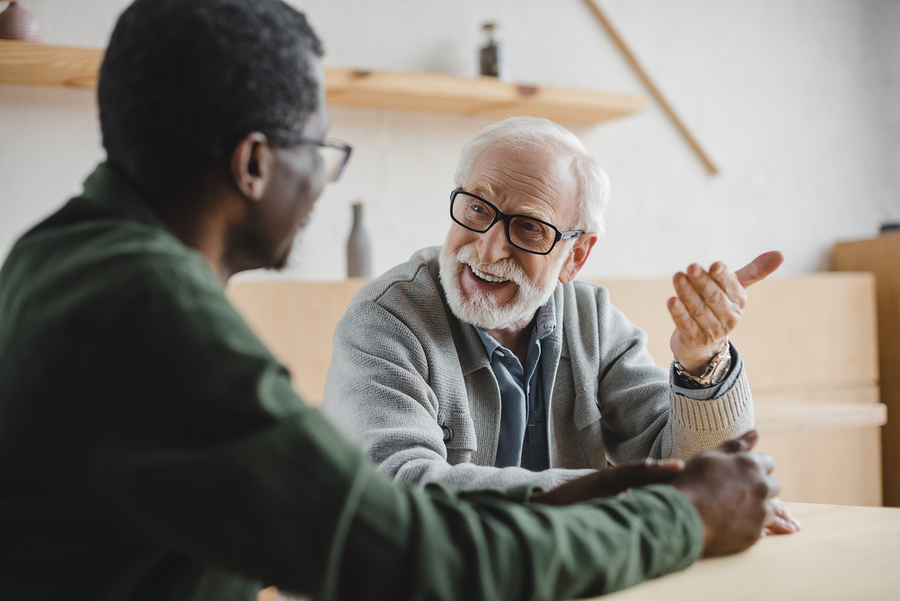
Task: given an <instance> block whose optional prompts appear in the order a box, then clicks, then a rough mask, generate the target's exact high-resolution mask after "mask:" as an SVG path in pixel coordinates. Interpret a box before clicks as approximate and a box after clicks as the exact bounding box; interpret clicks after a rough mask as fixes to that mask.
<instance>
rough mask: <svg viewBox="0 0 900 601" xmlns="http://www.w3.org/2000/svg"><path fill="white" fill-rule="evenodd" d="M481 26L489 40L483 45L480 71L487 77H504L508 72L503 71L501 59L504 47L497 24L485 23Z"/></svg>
mask: <svg viewBox="0 0 900 601" xmlns="http://www.w3.org/2000/svg"><path fill="white" fill-rule="evenodd" d="M481 28H482V29H483V30H484V33H485V34H486V36H487V40H486V42H485V45H484V46H482V47H481V53H480V70H479V72H480V73H481V75H483V76H485V77H497V78H500V77H503V76H505V75H506V74H505V73H503V66H502V61H501V59H502V54H503V49H502V47H501V45H500V39H499V35H498V31H497V24H496V23H485V24H484V25H482V26H481Z"/></svg>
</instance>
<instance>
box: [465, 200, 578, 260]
mask: <svg viewBox="0 0 900 601" xmlns="http://www.w3.org/2000/svg"><path fill="white" fill-rule="evenodd" d="M460 194H462V195H463V196H468V197H470V198H474V199H476V200H478V201H480V202H483V203H484V204H485V205H487V206H488V207H490V208H491V210H493V211H494V220H493V221H491V223H490V224H489V225H488V226H487V227H486V228H484V229H483V230H479V229H475V228H473V227H471V226H468V225H466V224H465V223H462V222H461V221H459V220H458V219H457V218H456V217H455V216H454V215H453V204H454V203H455V202H456V197H457V196H459V195H460ZM517 217H518V218H521V219H527V220H528V221H535V222H537V223H540V224H542V225H546V226H547V227H549V228H551V229H552V230H553V231H554V232H555V237H554V240H553V244H551V245H550V248H549V249H547V250H546V251H544V252H540V251H537V250H531V249H530V248H525V247H524V246H519V245H518V244H516V243H515V242H513V239H512V236H511V235H510V233H509V223H510V221H511V220H512V219H513V218H517ZM450 219H452V220H453V222H454V223H456V224H458V225H460V226H462V227H464V228H466V229H467V230H469V231H472V232H477V233H479V234H483V233H485V232H487V231H488V230H489V229H491V228H492V227H494V225H495V224H496V223H497V222H498V221H503V222H504V224H505V226H506V227H505V230H506V239H507V240H509V243H510V244H512V245H513V246H515V247H516V248H518V249H519V250H524V251H525V252H527V253H531V254H534V255H549V254H550V253H551V252H553V249H554V248H556V243H557V242H559V241H560V240H569V239H571V238H577V237H578V236H580V235H582V234H584V230H569V231H566V232H564V231H562V230H560V229H559V228H558V227H556V226H555V225H553V224H552V223H548V222H546V221H542V220H541V219H535V218H534V217H530V216H528V215H518V214H517V215H507V214H506V213H504V212H503V211H501V210H500V209H498V208H497V207H496V206H494V205H493V204H491V203H490V202H488V201H486V200H485V199H483V198H481V197H480V196H477V195H475V194H472V193H471V192H466V191H465V190H461V189H459V188H457V189H456V190H454V191H453V192H451V193H450Z"/></svg>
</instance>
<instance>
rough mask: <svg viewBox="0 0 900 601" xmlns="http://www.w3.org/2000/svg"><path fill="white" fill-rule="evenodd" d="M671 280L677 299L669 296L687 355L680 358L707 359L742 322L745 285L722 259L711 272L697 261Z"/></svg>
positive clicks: (673, 315)
mask: <svg viewBox="0 0 900 601" xmlns="http://www.w3.org/2000/svg"><path fill="white" fill-rule="evenodd" d="M672 283H673V285H674V287H675V294H676V295H677V299H675V300H671V299H670V301H669V313H671V314H672V319H673V321H675V325H676V327H677V328H679V331H680V332H681V333H682V337H683V340H684V346H686V348H684V349H683V350H684V351H686V352H685V354H686V355H687V356H686V357H679V360H681V359H682V358H687V359H689V360H691V361H693V360H697V359H704V360H708V359H709V358H710V357H711V356H712V355H713V354H715V353H716V352H719V351H720V350H721V349H722V346H723V344H724V343H725V338H726V337H727V336H728V334H729V332H731V331H732V330H733V329H734V328H735V327H737V325H738V323H740V320H741V312H742V310H743V308H744V307H745V306H746V304H747V297H746V293H745V292H744V288H743V286H741V284H740V283H739V282H738V280H737V277H736V276H735V275H734V274H733V273H731V272H730V271H729V270H728V268H727V267H726V266H725V265H724V264H723V263H715V264H713V265H712V267H711V268H710V271H709V272H707V271H705V270H704V269H703V268H702V267H700V266H699V265H697V264H696V263H694V264H692V265H690V266H689V267H688V268H687V270H686V273H682V272H679V273H676V274H675V276H674V277H673V278H672ZM673 350H674V349H673Z"/></svg>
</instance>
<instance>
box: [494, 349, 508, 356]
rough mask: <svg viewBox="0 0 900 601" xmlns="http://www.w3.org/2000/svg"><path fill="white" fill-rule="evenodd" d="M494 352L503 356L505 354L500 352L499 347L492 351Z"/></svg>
mask: <svg viewBox="0 0 900 601" xmlns="http://www.w3.org/2000/svg"><path fill="white" fill-rule="evenodd" d="M494 353H496V354H497V355H498V356H500V357H505V356H506V355H504V354H503V353H501V352H500V349H497V350H496V351H494Z"/></svg>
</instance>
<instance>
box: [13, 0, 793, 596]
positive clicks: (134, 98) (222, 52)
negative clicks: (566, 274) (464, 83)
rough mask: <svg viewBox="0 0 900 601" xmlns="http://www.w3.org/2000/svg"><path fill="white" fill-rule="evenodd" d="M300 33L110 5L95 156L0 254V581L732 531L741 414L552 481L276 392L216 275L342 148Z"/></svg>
mask: <svg viewBox="0 0 900 601" xmlns="http://www.w3.org/2000/svg"><path fill="white" fill-rule="evenodd" d="M321 55H322V50H321V46H320V43H319V41H318V39H317V38H316V36H315V34H314V33H313V32H312V30H311V29H310V28H309V25H308V24H307V22H306V20H305V18H304V17H303V15H301V14H300V13H298V12H296V11H295V10H293V9H291V8H289V7H288V6H287V5H285V4H283V3H282V2H281V1H280V0H255V1H254V2H247V1H246V0H190V1H187V0H137V1H136V2H135V3H134V4H133V5H131V7H129V8H128V9H127V10H126V11H125V12H124V13H123V15H122V16H121V17H120V19H119V21H118V23H117V25H116V28H115V31H114V32H113V35H112V39H111V41H110V45H109V49H108V51H107V54H106V58H105V60H104V63H103V67H102V69H101V76H100V85H99V89H98V97H99V105H100V121H101V128H102V131H103V142H104V146H105V148H106V150H107V154H108V161H107V162H106V163H104V164H101V165H100V166H99V167H98V168H97V170H96V171H95V172H94V173H93V174H92V175H91V176H90V177H89V178H88V180H87V182H86V183H85V187H84V192H83V193H82V194H81V195H80V196H79V197H77V198H75V199H73V200H71V201H70V202H69V203H67V204H66V205H65V206H64V207H63V208H62V209H61V210H59V211H58V212H57V213H55V214H54V215H52V216H51V217H49V218H48V219H47V220H45V221H44V222H42V223H41V224H39V225H37V226H36V227H35V228H33V229H32V230H31V231H29V232H28V233H26V234H25V235H24V236H23V237H22V238H21V239H20V240H19V241H18V242H17V244H16V245H15V246H14V248H13V249H12V251H11V252H10V254H9V256H8V257H7V260H6V262H5V263H4V265H3V268H2V270H0V532H2V535H0V575H2V577H0V590H2V596H3V597H4V598H10V599H31V600H35V601H36V600H41V599H104V600H110V601H112V600H139V599H148V600H150V599H152V600H157V601H158V600H186V599H210V600H230V599H240V600H251V599H253V598H255V595H256V593H257V591H258V590H259V589H260V586H261V583H266V584H275V585H277V586H279V587H281V588H283V589H285V590H290V591H297V592H300V593H307V594H310V595H312V596H313V597H314V598H316V599H319V600H326V599H356V600H367V599H390V600H392V601H400V600H403V599H416V598H429V599H467V600H469V599H557V598H568V597H574V596H585V595H592V594H600V593H604V592H608V591H612V590H617V589H620V588H623V587H626V586H630V585H633V584H635V583H638V582H640V581H642V580H644V579H647V578H652V577H655V576H659V575H661V574H665V573H668V572H671V571H673V570H678V569H681V568H683V567H685V566H687V565H689V564H690V563H691V562H693V561H694V560H696V559H697V558H698V557H699V556H700V555H701V554H702V553H704V552H705V553H706V554H721V553H728V552H734V551H739V550H742V549H745V548H746V547H748V546H750V545H751V544H753V542H755V541H756V539H757V538H758V537H759V535H760V528H761V527H762V526H763V524H764V523H765V521H766V520H767V519H770V518H771V512H772V507H771V503H770V501H769V500H770V499H771V497H772V496H773V495H774V494H775V493H776V492H777V482H776V481H774V480H773V479H772V478H771V477H770V476H768V475H767V473H768V471H770V470H771V468H772V466H771V460H770V459H768V458H766V457H763V456H758V455H754V454H751V453H748V452H747V451H748V450H749V448H750V447H751V446H752V444H753V441H754V439H755V435H754V434H753V433H749V434H748V435H746V436H745V437H743V438H742V439H738V440H736V441H733V442H731V443H729V445H727V446H726V448H723V449H720V450H717V451H713V452H710V453H707V454H703V455H700V456H698V458H696V459H694V460H692V461H691V462H689V463H688V464H687V465H686V466H683V465H681V464H678V463H675V464H665V463H663V464H660V463H648V464H638V465H626V466H623V467H620V468H616V469H613V470H608V471H601V472H597V473H596V474H593V475H592V476H588V477H586V478H583V479H581V480H575V481H573V482H570V483H568V484H566V485H564V486H563V487H560V488H558V489H555V490H553V491H547V492H543V491H539V490H534V489H532V488H530V487H523V488H519V489H512V490H505V491H496V490H484V491H465V492H462V491H458V490H456V489H454V488H452V487H447V486H440V485H435V486H431V487H428V488H426V489H425V490H415V489H412V488H407V487H403V486H399V485H395V484H393V483H392V482H391V481H390V480H389V479H388V478H387V477H386V476H383V475H381V474H379V473H377V472H376V470H375V469H374V467H373V466H372V465H371V464H370V463H369V462H368V461H367V460H366V459H365V458H364V457H363V455H362V454H361V452H360V451H359V450H357V449H356V448H355V447H353V446H352V445H351V444H349V443H348V442H346V441H345V440H344V439H343V438H342V437H341V436H340V435H339V434H338V433H337V432H336V431H335V430H334V428H333V427H332V426H331V425H330V424H329V423H328V422H327V421H325V420H324V419H323V418H322V417H321V415H320V414H319V412H318V411H316V410H313V409H309V408H307V407H306V406H305V405H304V404H303V403H302V402H301V401H300V400H299V399H298V398H297V397H296V396H295V394H294V393H293V392H292V389H291V385H290V380H289V376H288V374H287V372H286V370H285V369H284V367H282V366H281V365H280V364H279V363H278V362H277V361H276V360H275V359H273V357H272V356H271V355H270V354H269V353H268V351H267V350H266V349H265V348H264V347H263V345H262V344H261V343H260V342H259V341H258V340H257V339H256V337H255V336H254V335H253V334H252V333H251V332H250V330H249V329H248V327H247V326H246V324H245V323H244V322H243V320H242V319H241V318H240V317H239V316H238V315H237V313H236V312H235V311H234V310H233V309H232V307H231V306H230V305H229V304H228V302H227V300H226V299H225V296H224V294H223V288H224V283H225V282H226V281H227V279H228V278H229V277H230V276H231V275H233V274H234V273H236V272H239V271H242V270H245V269H253V268H258V267H278V266H279V265H283V264H284V263H285V261H286V259H287V256H288V253H289V250H290V247H291V242H292V240H293V237H294V235H295V233H296V232H297V230H298V228H299V227H300V226H301V224H302V223H303V221H304V219H305V218H306V216H307V215H308V214H309V212H310V210H311V209H312V205H313V203H314V202H315V200H316V199H317V198H318V196H319V194H320V193H321V191H322V188H323V187H324V185H325V183H326V181H329V180H333V179H336V178H337V177H338V176H339V174H340V170H341V169H342V168H343V166H344V164H345V163H346V160H347V158H348V157H349V153H350V149H349V147H346V146H344V145H341V144H339V143H334V142H330V141H327V140H324V139H323V136H324V134H325V132H326V130H327V128H328V115H327V110H326V107H325V103H324V82H323V73H322V67H321V65H320V62H319V57H320V56H321ZM682 468H683V470H682ZM653 482H670V484H651V485H649V486H644V487H640V488H637V489H635V490H632V491H630V492H627V493H625V494H622V495H619V496H615V497H606V498H594V497H603V496H604V495H612V494H617V493H620V492H622V491H623V490H625V489H626V488H629V487H631V486H634V485H638V484H649V483H653ZM575 501H583V502H581V503H578V504H574V505H570V504H571V503H573V502H575ZM551 505H569V506H567V507H552V506H551Z"/></svg>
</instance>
